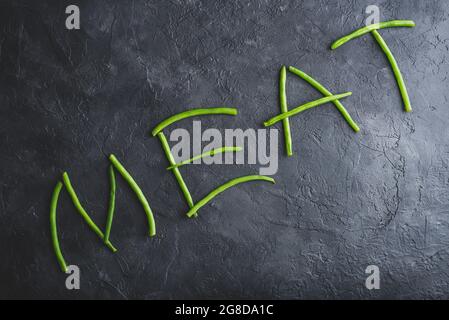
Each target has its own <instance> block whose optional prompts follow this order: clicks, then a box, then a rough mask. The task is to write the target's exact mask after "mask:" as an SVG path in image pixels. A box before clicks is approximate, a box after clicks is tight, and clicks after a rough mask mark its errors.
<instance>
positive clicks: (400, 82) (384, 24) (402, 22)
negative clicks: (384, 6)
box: [331, 20, 415, 112]
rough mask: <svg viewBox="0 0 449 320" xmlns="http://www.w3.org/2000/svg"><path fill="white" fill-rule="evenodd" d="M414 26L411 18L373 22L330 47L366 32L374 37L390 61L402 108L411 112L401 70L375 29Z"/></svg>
mask: <svg viewBox="0 0 449 320" xmlns="http://www.w3.org/2000/svg"><path fill="white" fill-rule="evenodd" d="M414 26H415V23H414V22H413V21H411V20H391V21H385V22H381V23H375V24H371V25H368V26H366V27H363V28H360V29H357V30H356V31H354V32H352V33H350V34H348V35H346V36H344V37H342V38H340V39H338V40H337V41H335V42H334V43H333V44H332V46H331V49H332V50H334V49H337V48H338V47H340V46H342V45H343V44H345V43H346V42H348V41H350V40H352V39H355V38H358V37H360V36H363V35H365V34H367V33H371V34H372V36H373V37H374V39H375V40H376V41H377V43H378V45H379V46H380V48H381V49H382V51H383V52H384V54H385V56H386V57H387V59H388V61H389V62H390V65H391V69H392V70H393V74H394V76H395V78H396V82H397V83H398V87H399V91H400V93H401V96H402V101H403V102H404V110H405V111H406V112H411V111H412V106H411V104H410V99H409V96H408V92H407V88H406V87H405V83H404V79H403V77H402V74H401V71H400V70H399V67H398V64H397V62H396V59H395V58H394V56H393V54H392V53H391V51H390V48H388V46H387V43H386V42H385V40H384V39H383V38H382V36H381V35H380V33H379V32H378V31H377V30H379V29H383V28H393V27H409V28H412V27H414Z"/></svg>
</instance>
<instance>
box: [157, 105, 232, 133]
mask: <svg viewBox="0 0 449 320" xmlns="http://www.w3.org/2000/svg"><path fill="white" fill-rule="evenodd" d="M237 113H238V111H237V109H235V108H204V109H191V110H187V111H184V112H181V113H178V114H175V115H173V116H171V117H169V118H167V119H165V120H164V121H162V122H161V123H159V124H158V125H157V126H156V127H155V128H154V129H153V131H152V132H151V134H152V135H153V137H154V136H156V135H157V134H158V133H159V132H161V131H162V130H164V128H166V127H168V126H169V125H171V124H173V123H175V122H177V121H180V120H183V119H186V118H190V117H195V116H204V115H213V114H222V115H231V116H235V115H237Z"/></svg>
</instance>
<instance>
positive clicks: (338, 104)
mask: <svg viewBox="0 0 449 320" xmlns="http://www.w3.org/2000/svg"><path fill="white" fill-rule="evenodd" d="M288 71H290V72H291V73H293V74H295V75H297V76H298V77H300V78H301V79H303V80H304V81H306V82H307V83H308V84H310V85H311V86H312V87H314V88H315V89H316V90H318V91H319V92H320V93H321V94H322V95H324V96H326V97H330V96H332V93H331V92H330V91H329V90H327V89H326V88H325V87H324V86H323V85H322V84H321V83H319V82H318V81H316V80H315V79H313V78H312V77H311V76H309V75H308V74H307V73H305V72H303V71H301V70H299V69H297V68H295V67H288ZM332 103H333V104H334V105H335V107H337V110H338V111H339V112H340V113H341V115H342V116H343V118H344V119H345V120H346V122H347V123H348V124H349V126H350V127H351V128H352V130H354V131H355V132H359V131H360V128H359V126H358V125H357V123H355V121H354V120H352V117H351V115H350V114H349V112H348V111H347V110H346V108H345V107H344V106H343V105H342V104H341V102H340V101H339V100H334V101H332Z"/></svg>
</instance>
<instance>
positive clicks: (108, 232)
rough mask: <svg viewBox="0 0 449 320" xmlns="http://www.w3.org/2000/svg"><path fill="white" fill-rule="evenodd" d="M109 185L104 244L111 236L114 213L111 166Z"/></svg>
mask: <svg viewBox="0 0 449 320" xmlns="http://www.w3.org/2000/svg"><path fill="white" fill-rule="evenodd" d="M109 185H110V192H109V208H108V217H107V220H106V230H105V232H104V242H105V243H108V242H109V236H110V235H111V228H112V220H113V219H114V211H115V190H116V183H115V173H114V167H113V166H112V165H110V166H109Z"/></svg>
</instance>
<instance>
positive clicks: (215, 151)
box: [167, 147, 243, 170]
mask: <svg viewBox="0 0 449 320" xmlns="http://www.w3.org/2000/svg"><path fill="white" fill-rule="evenodd" d="M242 150H243V148H241V147H220V148H215V149H212V150H209V151H206V152H203V153H202V154H199V155H197V156H194V157H192V158H190V159H187V160H184V161H181V162H179V163H177V164H175V165H171V166H170V167H168V168H167V170H173V169H175V168H179V167H182V166H184V165H186V164H189V163H192V162H194V161H195V160H198V159H203V158H206V157H211V156H214V155H216V154H220V153H225V152H239V151H242Z"/></svg>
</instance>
